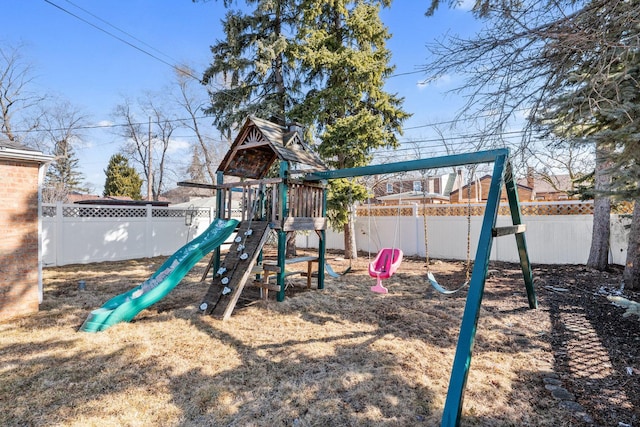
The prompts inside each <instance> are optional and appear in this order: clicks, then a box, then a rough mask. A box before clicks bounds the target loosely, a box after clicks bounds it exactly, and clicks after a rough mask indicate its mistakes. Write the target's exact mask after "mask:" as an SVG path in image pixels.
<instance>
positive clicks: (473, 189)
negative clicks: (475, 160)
mask: <svg viewBox="0 0 640 427" xmlns="http://www.w3.org/2000/svg"><path fill="white" fill-rule="evenodd" d="M490 185H491V175H485V176H483V177H481V178H479V179H477V180H474V181H473V182H471V183H470V184H468V183H467V184H465V185H463V186H462V187H461V188H456V189H455V190H453V191H452V192H451V193H450V194H449V203H467V202H469V201H470V202H471V203H482V202H484V201H486V200H487V198H488V195H489V186H490ZM516 188H517V189H518V199H519V200H520V201H521V202H530V201H532V200H534V198H533V194H534V190H533V189H532V188H531V187H528V186H526V185H522V184H516ZM500 200H501V201H506V200H507V192H506V190H505V187H504V185H503V186H502V192H501V194H500Z"/></svg>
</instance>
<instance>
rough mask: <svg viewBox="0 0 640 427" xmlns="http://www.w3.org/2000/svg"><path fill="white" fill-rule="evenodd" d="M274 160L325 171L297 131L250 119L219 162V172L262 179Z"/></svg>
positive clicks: (321, 163) (257, 119)
mask: <svg viewBox="0 0 640 427" xmlns="http://www.w3.org/2000/svg"><path fill="white" fill-rule="evenodd" d="M277 159H279V160H284V161H288V162H294V163H300V164H303V165H306V166H309V167H311V168H314V169H320V170H326V169H327V167H326V166H325V165H324V163H323V162H322V160H320V158H319V157H318V156H317V155H316V154H315V153H314V152H313V150H312V149H311V148H310V147H309V146H308V145H307V144H306V143H305V142H304V141H303V140H302V138H301V136H300V134H299V133H298V132H297V131H293V130H288V129H287V128H286V127H284V126H280V125H278V124H276V123H273V122H270V121H268V120H263V119H259V118H257V117H249V118H247V120H246V121H245V122H244V124H243V125H242V127H241V128H240V131H239V132H238V136H237V137H236V139H235V140H234V141H233V144H231V147H230V148H229V151H227V154H226V155H225V157H224V159H223V160H222V162H220V166H219V167H218V172H222V173H224V174H226V175H232V176H238V177H242V178H253V179H261V178H264V177H265V176H266V174H267V172H268V171H269V168H270V167H271V165H272V164H273V163H274V162H275V161H276V160H277Z"/></svg>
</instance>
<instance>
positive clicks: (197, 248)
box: [81, 117, 537, 426]
mask: <svg viewBox="0 0 640 427" xmlns="http://www.w3.org/2000/svg"><path fill="white" fill-rule="evenodd" d="M482 163H493V165H494V166H493V174H492V178H491V184H490V187H489V193H488V198H487V204H486V208H485V213H484V218H483V221H482V228H481V231H480V237H479V240H478V245H477V250H476V255H475V261H474V263H473V271H472V273H471V277H470V279H469V280H468V284H467V285H468V293H467V299H466V304H465V309H464V313H463V317H462V323H461V326H460V334H459V337H458V343H457V347H456V353H455V356H454V361H453V367H452V370H451V377H450V382H449V389H448V392H447V398H446V402H445V407H444V412H443V417H442V425H443V426H454V425H459V423H460V416H461V411H462V402H463V397H464V389H465V385H466V381H467V377H468V373H469V368H470V363H471V356H472V350H473V343H474V339H475V332H476V327H477V322H478V317H479V313H480V305H481V302H482V297H483V293H484V286H485V280H486V277H487V272H488V266H489V258H490V252H491V246H492V243H493V239H494V238H495V237H500V236H504V235H510V234H514V235H515V238H516V244H517V248H518V254H519V259H520V266H521V269H522V273H523V277H524V283H525V288H526V292H527V298H528V303H529V307H530V308H536V307H537V299H536V294H535V290H534V284H533V273H532V269H531V264H530V262H529V256H528V253H527V246H526V240H525V235H524V232H525V226H524V225H523V224H522V220H521V216H520V203H519V200H518V194H517V191H516V186H515V182H514V179H513V175H512V167H511V164H510V162H509V150H508V149H506V148H505V149H495V150H488V151H481V152H475V153H467V154H457V155H449V156H443V157H434V158H425V159H417V160H412V161H404V162H397V163H387V164H382V165H370V166H363V167H358V168H350V169H340V170H327V168H326V167H325V165H324V164H323V163H322V161H321V160H320V159H319V158H318V157H317V155H316V154H315V153H314V152H313V151H312V149H311V148H310V147H309V146H308V145H307V144H305V142H304V141H303V138H302V135H301V133H300V131H299V129H298V128H297V127H295V126H294V127H289V128H287V127H284V126H280V125H277V124H275V123H271V122H269V121H266V120H262V119H258V118H254V117H250V118H248V119H247V120H246V122H245V123H244V125H243V126H242V128H241V129H240V132H239V133H238V136H237V138H236V139H235V140H234V142H233V144H232V145H231V147H230V149H229V151H228V152H227V154H226V156H225V157H224V159H223V160H222V162H221V163H220V166H219V168H218V171H217V182H216V184H213V185H211V184H201V183H192V182H184V183H180V185H183V186H191V187H200V188H210V189H214V190H216V204H217V206H216V207H217V210H216V212H217V219H216V221H214V222H213V223H212V224H211V226H210V227H209V228H208V229H207V230H206V231H205V232H204V233H202V234H201V235H200V236H198V237H196V238H195V239H194V240H193V241H191V242H189V243H187V245H185V246H184V247H183V248H181V249H179V250H178V252H176V254H174V255H173V256H172V257H170V258H169V259H168V260H167V261H166V262H165V263H164V264H163V265H162V266H161V267H160V268H159V269H158V271H157V272H156V273H154V275H153V276H151V278H150V279H149V280H147V281H146V282H144V283H143V284H141V285H139V286H137V287H135V288H134V289H132V290H131V291H129V292H127V293H125V294H122V295H119V296H117V297H114V298H112V299H111V300H109V301H108V302H107V303H105V304H104V305H103V306H102V307H101V308H99V309H97V310H94V311H92V312H91V314H90V315H89V317H88V318H87V320H86V321H85V322H84V324H83V325H82V327H81V330H82V331H86V332H96V331H101V330H104V329H106V328H108V327H109V326H111V325H113V324H115V323H118V322H123V321H130V320H131V319H133V317H135V315H136V314H137V313H139V312H140V311H141V310H143V309H144V308H146V307H148V306H150V305H151V304H153V303H155V302H157V301H158V300H160V299H161V298H163V297H164V296H165V295H167V294H168V293H169V292H170V291H171V290H172V289H173V288H174V287H175V286H176V285H177V284H178V283H179V282H180V280H181V279H182V278H183V277H184V275H185V274H187V272H188V271H189V270H190V269H191V268H192V267H193V265H195V263H196V262H198V261H199V260H200V259H201V258H202V257H204V256H206V255H207V254H208V253H211V252H212V256H211V261H210V262H209V266H208V268H207V271H209V270H210V269H213V273H214V274H213V279H212V282H211V285H210V286H209V289H208V290H207V292H206V294H205V296H204V298H203V300H202V302H201V304H200V306H199V308H200V310H201V312H202V313H204V314H210V315H213V316H216V317H218V318H220V319H222V320H224V319H228V318H229V317H230V316H231V314H232V312H233V309H234V307H235V306H236V304H237V302H238V299H239V297H240V295H241V294H242V292H243V290H244V289H245V288H246V286H247V284H249V286H257V287H258V288H259V289H260V290H261V293H262V295H263V297H264V296H266V295H267V292H268V291H270V290H271V291H275V292H277V300H278V301H283V300H284V298H285V287H286V286H285V279H286V277H287V275H288V274H291V272H290V271H289V270H288V268H289V266H291V265H292V264H296V263H303V264H304V263H306V265H307V268H306V269H305V270H303V271H302V273H304V275H306V277H307V287H310V286H311V279H312V273H313V266H314V265H317V270H316V273H315V277H316V280H317V288H318V289H323V288H324V281H325V272H327V273H329V274H330V275H335V273H333V271H332V270H331V269H330V267H328V265H327V264H326V257H325V252H326V228H327V225H328V224H327V216H326V209H327V188H326V187H327V185H326V184H327V182H328V180H331V179H337V178H351V177H359V176H366V175H380V174H390V173H397V172H403V171H413V170H426V169H437V168H446V167H455V166H462V165H478V164H482ZM276 172H277V175H278V176H277V177H275V178H270V177H268V176H269V175H271V176H273V175H275V174H276ZM225 176H226V177H235V178H236V179H235V180H234V181H233V182H231V181H230V182H225ZM503 188H504V189H505V191H506V194H507V199H508V202H509V207H510V213H511V219H512V224H513V225H512V226H508V227H496V219H497V216H498V209H499V204H500V194H501V191H502V190H503ZM237 199H239V200H240V206H241V209H240V210H239V212H237V210H234V209H233V207H232V206H234V203H233V202H234V201H236V202H237ZM238 217H239V219H236V218H238ZM425 221H426V218H425ZM296 231H313V232H315V233H317V235H318V237H319V244H318V252H317V255H316V256H305V257H296V258H287V255H286V244H287V238H288V235H289V233H294V232H296ZM425 231H426V230H425ZM234 232H235V237H234V238H233V241H232V243H231V245H230V247H229V249H228V250H227V251H226V254H225V256H224V259H223V258H222V250H221V245H222V244H223V243H224V242H225V241H226V240H227V239H228V238H229V237H230V236H232V235H233V233H234ZM271 232H275V233H276V234H277V259H276V260H275V262H273V261H272V262H268V261H267V260H265V259H263V247H264V244H265V243H266V241H267V239H268V236H269V233H271ZM401 261H402V252H401V251H400V249H398V248H394V247H391V248H383V249H382V250H381V251H380V252H379V253H378V254H377V256H376V258H375V260H374V261H373V262H371V264H370V266H369V274H370V275H371V276H372V277H373V278H375V279H376V285H375V286H373V287H372V288H371V290H372V291H374V292H379V293H386V292H387V289H386V288H385V287H384V286H383V284H382V280H383V279H386V278H389V277H391V275H393V274H394V272H395V271H396V270H397V269H398V268H399V266H400V263H401ZM206 275H207V273H206V272H205V276H206ZM205 276H203V278H204V277H205ZM271 277H275V283H270V282H269V279H270V278H271ZM428 282H431V284H432V285H433V284H434V283H435V284H436V285H437V281H436V280H435V278H434V277H433V275H432V274H431V273H430V272H429V277H428V278H427V279H426V281H425V283H428ZM434 287H435V286H434Z"/></svg>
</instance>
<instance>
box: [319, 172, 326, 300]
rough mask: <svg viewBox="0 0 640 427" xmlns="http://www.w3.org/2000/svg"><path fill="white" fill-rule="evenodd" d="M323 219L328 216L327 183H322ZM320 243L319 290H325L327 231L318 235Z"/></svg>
mask: <svg viewBox="0 0 640 427" xmlns="http://www.w3.org/2000/svg"><path fill="white" fill-rule="evenodd" d="M322 184H323V188H322V208H321V213H322V217H323V218H326V216H327V182H326V181H322ZM318 236H319V237H320V242H319V243H318V289H324V269H325V265H326V262H327V260H326V252H327V231H326V230H325V229H322V230H320V232H319V233H318Z"/></svg>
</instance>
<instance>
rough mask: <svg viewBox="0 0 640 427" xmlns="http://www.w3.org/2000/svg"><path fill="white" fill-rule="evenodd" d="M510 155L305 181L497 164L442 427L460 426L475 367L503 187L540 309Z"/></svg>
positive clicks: (329, 174)
mask: <svg viewBox="0 0 640 427" xmlns="http://www.w3.org/2000/svg"><path fill="white" fill-rule="evenodd" d="M508 157H509V150H508V149H506V148H505V149H496V150H488V151H481V152H476V153H468V154H456V155H451V156H443V157H433V158H429V159H418V160H412V161H406V162H398V163H388V164H384V165H370V166H363V167H359V168H350V169H339V170H334V171H324V172H317V173H313V174H310V175H308V176H307V177H306V179H307V180H311V181H318V180H328V179H336V178H349V177H355V176H364V175H375V174H387V173H394V172H403V171H411V170H421V169H435V168H444V167H452V166H461V165H468V164H478V163H490V162H493V163H494V166H493V175H492V178H491V184H490V187H489V194H488V197H487V205H486V206H485V213H484V218H483V220H482V229H481V230H480V238H479V240H478V247H477V250H476V257H475V261H474V264H473V271H472V273H471V279H470V282H469V292H468V294H467V300H466V303H465V308H464V314H463V316H462V323H461V325H460V334H459V335H458V344H457V347H456V353H455V356H454V360H453V367H452V369H451V377H450V380H449V389H448V391H447V399H446V402H445V406H444V411H443V414H442V424H441V425H442V426H447V427H449V426H458V425H460V417H461V414H462V404H463V400H464V390H465V386H466V383H467V377H468V375H469V368H470V365H471V356H472V352H473V344H474V341H475V335H476V329H477V325H478V317H479V315H480V305H481V304H482V297H483V294H484V285H485V280H486V277H487V271H488V269H489V259H490V256H491V247H492V245H493V238H494V235H496V234H500V233H496V228H495V226H496V220H497V217H498V210H499V208H500V193H501V191H502V185H503V184H504V185H505V188H506V192H507V199H508V201H509V208H510V211H511V219H512V222H513V230H510V231H512V232H513V233H514V234H515V237H516V244H517V246H518V255H519V257H520V266H521V268H522V274H523V276H524V282H525V287H526V289H527V298H528V302H529V307H530V308H536V307H537V305H538V303H537V299H536V294H535V289H534V286H533V272H532V269H531V264H530V262H529V255H528V252H527V245H526V240H525V236H524V229H523V227H522V221H521V217H520V202H519V200H518V193H517V189H516V185H515V182H514V180H513V174H512V169H511V164H510V163H509V161H508Z"/></svg>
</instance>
